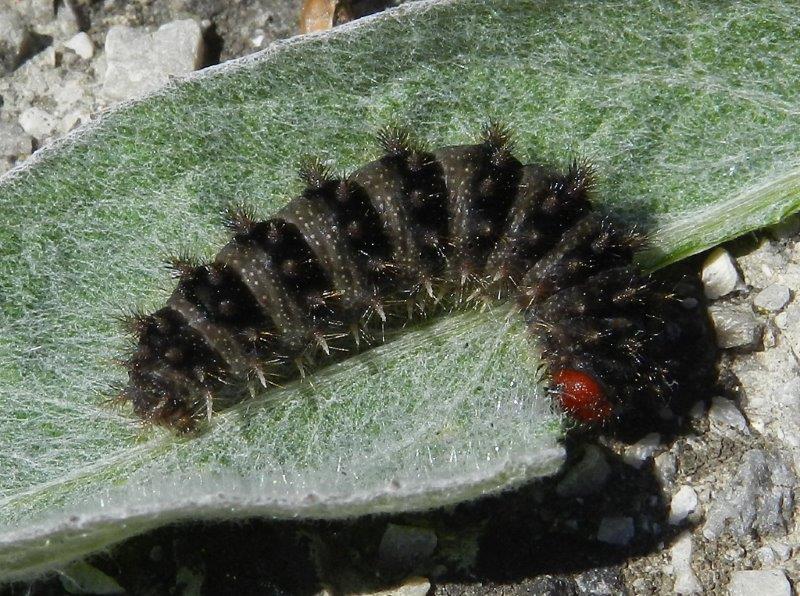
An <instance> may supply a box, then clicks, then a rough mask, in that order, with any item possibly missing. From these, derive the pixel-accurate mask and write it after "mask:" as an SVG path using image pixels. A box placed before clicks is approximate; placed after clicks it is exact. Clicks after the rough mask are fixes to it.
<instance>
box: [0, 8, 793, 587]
mask: <svg viewBox="0 0 800 596" xmlns="http://www.w3.org/2000/svg"><path fill="white" fill-rule="evenodd" d="M4 3H5V4H4ZM300 4H301V2H300V0H245V1H242V2H236V3H233V2H223V1H222V0H164V1H155V0H138V1H132V2H126V1H123V0H106V1H105V2H96V1H88V0H86V1H81V0H72V1H67V2H55V3H54V2H53V1H52V0H47V1H43V0H0V173H2V171H4V170H6V169H8V168H10V167H13V166H14V165H15V164H18V163H20V162H21V161H22V160H24V159H26V158H27V157H28V156H29V155H30V154H31V152H32V151H34V150H36V149H37V148H39V147H41V146H43V145H45V144H47V143H48V142H49V141H50V140H52V139H53V138H56V137H59V136H61V135H63V134H65V133H67V132H69V131H70V130H72V129H73V128H74V127H75V126H77V125H78V124H80V123H81V122H84V121H86V120H87V119H89V118H92V117H93V115H95V114H97V113H98V112H99V111H100V110H102V109H103V108H105V107H107V106H109V105H111V104H112V103H114V102H115V101H117V100H119V99H123V98H127V97H131V96H133V95H136V94H138V93H142V92H144V91H146V90H147V84H148V83H147V82H146V81H145V82H143V81H142V80H140V78H139V77H137V76H136V74H135V73H136V72H137V69H146V70H147V72H148V73H150V74H153V76H154V78H157V76H156V75H158V76H163V77H168V76H170V75H172V74H180V73H182V72H187V71H189V70H193V69H196V68H200V67H202V66H205V65H209V64H213V63H215V62H218V61H220V60H226V59H229V58H233V57H236V56H241V55H244V54H247V53H249V52H252V51H255V50H258V49H261V48H262V47H264V46H266V45H267V44H269V43H270V42H271V41H273V40H275V39H278V38H280V37H285V36H287V35H292V34H294V33H295V32H296V30H297V19H298V15H299V11H300ZM54 6H55V8H54ZM142 27H148V28H149V29H148V30H146V31H145V30H143V29H141V28H142ZM137 44H138V45H137ZM142 44H144V45H145V46H146V47H150V48H157V51H152V52H150V54H152V55H151V56H150V57H149V58H148V61H147V62H146V63H143V61H142V58H141V56H142V55H143V53H142V52H141V51H139V50H137V48H141V47H144V46H142ZM147 44H149V45H147ZM154 73H155V74H154ZM799 231H800V219H798V218H794V219H792V220H791V221H789V222H787V223H786V224H783V225H781V226H779V227H777V228H775V229H772V230H767V231H764V232H762V233H760V234H759V235H757V236H751V237H748V238H746V239H743V240H740V241H737V242H735V243H733V244H731V245H729V246H727V247H725V248H723V249H718V250H715V251H712V252H711V253H710V254H709V255H704V256H703V257H702V258H700V259H697V260H695V261H694V262H693V263H690V264H689V265H688V266H690V267H693V268H694V269H695V270H697V271H702V275H703V279H704V281H705V282H706V289H707V294H708V295H709V297H711V298H713V300H712V304H711V309H710V312H711V315H712V318H713V320H714V322H715V325H716V326H717V331H718V338H719V344H720V346H721V347H723V348H724V351H723V356H722V364H721V382H720V388H719V392H718V394H717V395H706V396H698V397H699V398H701V399H700V400H699V401H698V403H697V404H696V406H695V407H694V408H693V410H692V411H691V415H690V416H688V417H687V418H686V420H685V423H684V424H682V425H674V424H668V423H665V427H664V428H663V429H660V431H659V432H658V433H651V434H648V435H645V436H644V437H639V438H638V440H636V441H634V442H631V441H628V442H627V443H626V442H622V441H619V440H611V439H607V438H602V437H594V438H591V437H584V438H583V440H578V439H577V438H576V439H574V444H573V445H571V449H570V452H571V457H570V462H569V465H568V466H566V468H565V471H564V472H563V473H562V474H560V475H559V476H558V477H556V478H553V479H549V480H547V481H545V482H540V483H537V484H535V485H533V486H529V487H526V488H524V489H522V490H519V491H515V492H513V493H509V494H506V495H501V496H499V497H494V498H490V499H485V500H483V501H480V502H477V503H469V504H464V505H461V506H458V507H455V508H452V509H449V510H447V511H438V512H432V513H427V514H420V515H403V516H392V517H386V516H381V517H375V518H369V519H361V520H355V521H352V522H348V523H342V522H338V523H297V522H292V523H289V522H280V523H276V522H269V521H264V520H251V521H243V522H242V523H240V524H230V523H228V524H202V525H201V524H194V525H181V526H176V527H168V528H162V529H159V530H157V531H154V532H151V533H149V534H146V535H143V536H139V537H136V538H134V539H131V540H128V541H127V542H125V543H123V544H121V545H119V546H117V547H115V548H114V549H113V550H112V551H110V552H107V553H103V554H100V555H97V556H95V557H92V558H90V559H89V560H87V561H86V562H85V563H84V564H82V565H77V566H73V567H72V568H71V569H70V572H69V574H64V575H61V576H54V577H51V578H47V579H44V580H41V581H39V582H36V583H34V584H25V585H23V584H16V585H11V586H6V587H5V588H2V587H0V592H3V591H4V589H5V591H6V592H9V593H20V594H23V593H25V594H49V593H53V594H56V593H63V591H64V590H70V591H71V592H72V593H108V592H109V590H111V589H112V588H114V587H115V586H116V587H117V588H119V587H120V586H122V587H124V588H125V590H126V591H128V592H129V593H136V594H163V593H174V594H198V593H207V594H224V593H239V594H241V593H260V594H269V593H288V594H292V593H299V594H314V593H319V592H327V593H331V594H333V593H340V592H374V591H375V590H380V589H384V590H386V589H388V590H389V591H388V592H385V593H392V594H408V595H411V594H426V593H435V594H475V595H478V594H552V595H560V594H570V595H572V594H575V595H579V594H581V595H582V594H587V595H588V594H701V593H702V594H726V593H728V594H731V595H733V596H745V595H748V594H753V593H756V592H757V593H759V594H760V595H761V596H779V595H780V596H783V595H790V594H792V593H793V592H792V586H793V585H794V586H796V585H798V582H799V581H800V558H798V556H797V554H798V549H799V548H800V531H799V530H798V520H797V516H796V515H795V513H796V509H797V507H796V499H797V498H798V496H800V495H798V489H797V486H798V482H797V471H798V470H800V361H798V356H799V355H800V299H798V297H797V290H798V288H800V232H799ZM220 544H223V545H225V548H224V549H222V550H220V548H219V545H220ZM104 582H105V583H104Z"/></svg>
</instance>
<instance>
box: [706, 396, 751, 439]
mask: <svg viewBox="0 0 800 596" xmlns="http://www.w3.org/2000/svg"><path fill="white" fill-rule="evenodd" d="M708 419H709V421H710V422H711V425H712V428H715V429H716V430H719V431H722V432H725V431H726V430H728V429H730V428H733V429H735V430H737V431H739V432H741V433H745V434H750V431H749V430H748V428H747V420H745V418H744V416H742V413H741V412H740V411H739V408H737V407H736V404H735V403H734V402H733V401H732V400H730V399H725V398H724V397H720V396H715V397H714V398H713V399H712V400H711V408H710V409H709V410H708Z"/></svg>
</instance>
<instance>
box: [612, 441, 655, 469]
mask: <svg viewBox="0 0 800 596" xmlns="http://www.w3.org/2000/svg"><path fill="white" fill-rule="evenodd" d="M660 447H661V435H660V434H658V433H650V434H647V435H645V436H644V437H642V438H641V439H639V440H638V441H637V442H636V443H634V444H633V445H630V446H629V447H627V448H626V449H625V453H624V454H623V456H622V459H623V460H624V461H625V463H626V464H628V465H629V466H633V467H634V468H636V469H637V470H638V469H639V468H641V467H642V465H644V462H646V461H647V460H648V459H649V458H650V457H652V456H653V454H654V453H655V452H656V451H657V450H658V449H659V448H660Z"/></svg>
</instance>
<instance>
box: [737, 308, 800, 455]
mask: <svg viewBox="0 0 800 596" xmlns="http://www.w3.org/2000/svg"><path fill="white" fill-rule="evenodd" d="M785 312H786V311H784V313H781V314H785ZM779 316H780V315H779ZM798 349H800V327H798V328H797V329H786V330H785V331H781V333H780V334H779V335H778V337H777V342H776V344H775V346H774V347H773V348H771V349H769V350H764V351H763V352H753V353H751V354H746V355H743V356H740V357H738V358H736V359H734V361H733V362H732V370H733V372H734V374H735V375H736V376H737V378H738V379H739V381H740V383H741V388H742V397H741V399H740V403H739V406H740V407H741V409H742V412H743V413H744V414H745V416H746V417H747V420H748V423H749V426H750V428H752V429H755V430H756V431H758V432H759V433H761V434H763V435H764V436H766V437H768V438H769V439H770V440H773V441H775V440H777V441H778V443H779V444H782V445H785V446H786V447H788V448H789V449H790V450H791V451H792V452H793V454H794V458H795V466H796V469H800V364H798V360H797V355H798V354H800V351H798Z"/></svg>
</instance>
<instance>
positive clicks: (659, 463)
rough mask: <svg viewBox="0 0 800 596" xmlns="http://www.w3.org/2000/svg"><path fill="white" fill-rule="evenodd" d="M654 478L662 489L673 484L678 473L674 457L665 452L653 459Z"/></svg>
mask: <svg viewBox="0 0 800 596" xmlns="http://www.w3.org/2000/svg"><path fill="white" fill-rule="evenodd" d="M653 466H654V469H655V473H656V477H657V478H658V481H659V482H660V483H661V486H663V487H664V488H669V487H670V486H672V484H673V483H674V482H675V476H676V474H677V473H678V462H677V459H676V458H675V455H674V454H672V453H670V452H669V451H665V452H664V453H661V454H659V455H657V456H656V457H655V458H654V459H653Z"/></svg>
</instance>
